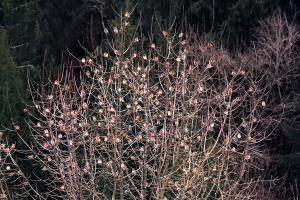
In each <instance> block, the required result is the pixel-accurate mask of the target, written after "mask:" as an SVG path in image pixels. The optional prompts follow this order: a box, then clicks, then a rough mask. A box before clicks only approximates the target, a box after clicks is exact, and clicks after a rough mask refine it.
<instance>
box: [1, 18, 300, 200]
mask: <svg viewBox="0 0 300 200" xmlns="http://www.w3.org/2000/svg"><path fill="white" fill-rule="evenodd" d="M128 18H129V13H126V16H125V18H124V19H125V21H126V20H128ZM272 20H275V21H276V23H274V22H273V21H272ZM278 20H279V21H278ZM261 24H262V28H261V29H260V30H259V31H258V34H259V35H258V41H257V42H256V43H255V44H254V45H253V47H252V48H250V49H249V51H248V52H247V53H246V54H242V53H237V54H236V55H235V56H234V57H233V56H232V55H231V54H230V53H229V52H227V51H226V50H225V49H224V48H223V47H222V46H217V45H215V44H214V43H213V42H211V41H210V42H209V43H207V42H206V39H205V37H200V36H198V35H196V34H194V33H189V34H183V33H173V32H172V31H170V30H161V31H162V33H161V36H160V37H162V38H164V40H166V44H167V46H164V47H163V48H159V47H158V46H155V44H154V43H152V41H153V40H152V38H153V37H152V35H150V37H149V43H145V40H144V39H145V38H144V37H143V36H138V33H137V32H136V33H135V36H133V37H132V36H128V35H127V34H126V33H127V32H126V29H125V27H123V28H124V29H123V30H120V27H119V28H118V29H116V30H115V33H114V34H115V37H116V38H117V40H118V43H114V42H112V41H111V40H107V42H108V45H109V46H110V47H111V49H110V50H106V52H105V50H102V49H101V50H99V49H98V50H97V52H91V53H90V52H87V55H88V56H86V57H85V58H83V59H82V60H81V62H82V65H83V66H84V68H83V69H84V70H83V73H82V75H81V79H80V84H76V82H75V80H74V79H72V78H70V76H69V75H68V74H67V75H65V74H64V79H58V80H56V81H54V82H49V83H48V85H49V86H50V87H49V88H51V90H48V93H47V94H46V93H45V94H43V93H40V92H38V91H34V89H31V92H32V95H33V99H34V101H33V102H34V105H32V107H30V106H29V105H28V108H27V109H28V110H29V113H30V114H32V117H34V118H36V120H37V121H38V122H37V123H33V122H29V123H28V124H29V126H30V129H31V136H32V143H31V144H27V146H28V150H26V151H25V150H23V153H25V154H27V156H28V159H31V160H34V162H36V163H37V164H39V165H40V166H41V170H43V171H45V173H46V172H47V173H48V174H49V177H48V178H47V179H39V181H41V182H43V183H45V184H46V185H47V188H48V189H49V191H48V192H47V193H44V194H41V193H39V192H38V191H37V190H36V189H35V188H34V187H32V186H31V185H30V184H29V181H28V177H26V176H25V175H24V174H23V173H22V172H21V170H22V169H21V167H20V166H18V164H17V162H15V161H14V160H13V159H12V156H11V155H12V154H13V152H14V151H18V150H16V149H15V147H12V146H10V147H8V146H7V145H3V146H2V148H1V152H2V155H3V158H2V162H1V174H2V175H3V176H4V177H5V178H3V179H2V181H3V183H5V182H6V181H12V180H20V185H19V186H18V187H19V190H22V191H23V193H22V194H21V196H22V198H25V197H26V196H31V198H33V199H47V198H48V197H51V198H53V199H59V198H64V199H74V200H75V199H76V200H77V199H172V198H175V199H213V198H217V199H265V198H270V197H272V198H273V197H274V198H275V197H276V195H275V196H274V195H273V193H272V191H273V190H275V189H277V188H276V186H274V184H273V183H274V181H276V178H275V177H271V176H269V174H268V173H267V166H268V165H269V163H270V162H271V158H270V156H269V153H268V151H267V150H266V149H265V146H264V141H265V140H267V139H268V138H270V135H272V132H273V130H274V129H275V128H276V126H277V125H278V124H279V123H280V121H282V120H283V118H284V116H285V114H286V113H287V112H289V111H292V108H293V106H292V103H291V101H289V100H288V98H289V97H288V96H286V95H283V94H282V93H279V96H280V98H279V99H278V98H277V95H276V93H275V92H274V90H273V89H274V86H277V87H278V90H279V91H282V88H280V87H284V86H285V84H286V83H285V82H284V81H288V80H298V79H297V78H298V76H299V72H297V71H295V70H296V69H295V62H296V60H297V58H298V57H297V56H296V54H295V53H294V52H295V49H294V44H295V42H296V41H297V38H298V37H299V32H298V29H297V28H296V26H293V25H290V24H288V23H287V21H286V18H282V17H279V16H278V15H276V16H275V17H273V18H270V19H267V20H266V21H264V22H261ZM272 25H274V26H272ZM265 29H267V30H265ZM276 30H277V31H276ZM280 31H282V32H280ZM106 33H107V31H106ZM271 34H274V35H271ZM128 37H129V40H130V41H132V42H130V44H129V45H128V46H125V45H124V44H126V43H125V41H126V40H128ZM131 37H132V38H131ZM138 43H141V45H140V47H138V45H136V44H138ZM146 45H148V46H149V48H147V49H145V48H144V49H143V47H145V46H146ZM133 49H135V50H136V52H135V51H133ZM138 49H139V50H138ZM99 52H100V53H101V56H100V58H99V57H97V55H96V54H99ZM62 80H64V81H62ZM49 91H50V92H49ZM295 98H296V101H298V97H297V96H295ZM277 100H278V101H277ZM33 110H34V111H35V112H36V111H37V113H38V115H36V114H34V113H35V112H34V111H33ZM6 131H8V130H6ZM11 131H15V132H16V133H17V131H18V127H16V126H15V130H11ZM9 159H11V161H9ZM8 166H10V167H9V168H8ZM1 188H2V193H3V196H5V193H6V191H5V185H2V187H1ZM269 189H270V190H269ZM10 195H13V194H10ZM272 195H273V196H272ZM19 196H20V194H19ZM6 198H8V194H7V197H6Z"/></svg>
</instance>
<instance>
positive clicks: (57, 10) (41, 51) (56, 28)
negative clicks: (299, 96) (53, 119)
mask: <svg viewBox="0 0 300 200" xmlns="http://www.w3.org/2000/svg"><path fill="white" fill-rule="evenodd" d="M136 3H138V4H137V6H136V9H135V10H134V12H133V13H132V14H131V17H130V20H131V21H133V22H138V21H139V20H141V21H140V22H141V25H142V27H143V33H142V34H144V35H148V33H149V30H150V28H151V20H152V17H153V20H154V23H156V20H157V22H158V23H160V24H161V25H162V27H163V28H165V29H166V28H169V27H171V25H172V24H173V23H174V22H175V23H174V28H175V29H177V30H180V29H181V30H185V29H186V28H189V30H192V31H195V32H200V34H201V33H213V34H214V35H215V36H216V38H218V42H220V43H222V44H224V45H225V46H226V47H227V48H228V49H230V50H231V51H235V50H239V51H243V49H245V48H247V46H249V45H250V44H251V41H253V40H255V38H253V37H252V35H251V34H252V32H251V30H252V29H253V28H255V27H256V26H257V25H258V22H257V21H258V20H260V19H263V18H265V17H267V16H270V15H271V14H272V13H273V12H274V11H275V10H277V9H281V10H282V11H283V12H285V13H287V16H288V17H290V20H291V21H292V20H295V21H297V22H298V24H299V22H300V21H299V19H300V15H295V14H296V13H297V12H298V11H299V8H300V2H299V1H293V0H165V1H161V0H152V1H146V0H138V1H137V0H128V1H121V0H72V1H71V0H63V1H61V0H51V1H39V0H2V1H1V2H0V124H2V125H3V126H4V127H10V126H13V124H12V122H13V121H18V122H22V123H21V124H23V127H22V135H23V136H24V138H25V139H27V140H29V139H30V138H29V137H28V134H27V133H28V129H27V128H26V127H27V125H26V122H27V121H28V120H29V118H28V117H27V116H26V115H25V114H24V112H23V106H22V105H23V102H28V101H30V99H31V98H30V95H29V92H28V90H27V88H28V82H27V78H28V75H29V76H30V77H32V79H33V80H34V81H36V82H37V84H42V83H43V82H46V79H48V77H49V76H50V77H51V76H52V75H53V74H55V72H57V71H58V70H61V69H62V68H63V67H66V66H69V65H71V64H72V65H76V60H75V59H73V57H72V56H70V55H69V52H71V53H72V54H73V55H74V56H76V57H79V58H81V57H83V56H85V51H84V50H83V49H82V47H81V46H80V44H82V45H83V46H84V47H85V48H86V49H87V50H89V51H92V50H93V49H96V47H97V46H101V45H102V43H101V40H102V39H103V38H104V27H107V28H108V29H109V31H110V32H112V31H113V26H114V24H116V22H115V21H114V20H115V19H117V17H116V16H115V15H116V14H115V12H114V10H117V11H121V10H122V11H123V13H125V11H129V10H130V9H131V8H132V7H134V5H136ZM113 9H114V10H113ZM294 16H295V18H293V17H294ZM174 20H175V21H174ZM128 27H130V24H129V25H128ZM132 28H134V27H132ZM154 28H156V29H157V30H156V32H159V31H160V30H159V29H158V28H157V26H155V27H154ZM154 32H155V31H154ZM79 42H80V44H79ZM68 51H69V52H68ZM299 67H300V66H299ZM295 87H298V85H297V84H295ZM295 106H297V107H299V109H298V110H299V113H293V115H295V116H297V115H299V114H300V105H295ZM276 135H277V137H276V138H273V139H272V140H270V142H269V144H268V145H269V147H270V150H271V153H272V155H273V156H274V160H275V161H276V162H274V165H273V166H271V167H270V169H272V170H276V171H274V174H277V175H278V176H279V177H285V178H286V179H287V181H286V187H290V186H292V187H291V188H292V191H290V193H289V194H291V195H292V193H291V192H296V180H300V170H299V169H300V159H299V158H300V131H299V125H298V124H297V122H295V123H294V124H289V125H282V126H281V127H278V128H277V132H276ZM26 136H27V137H26ZM5 137H6V136H5ZM6 138H7V140H11V141H14V140H16V136H15V135H9V136H7V137H6ZM17 144H19V145H21V142H18V143H17ZM19 147H20V146H19ZM24 166H28V173H29V174H30V173H31V171H34V172H35V173H40V172H39V170H38V169H35V168H34V166H31V165H30V163H27V162H24ZM284 175H286V176H284ZM298 185H299V184H298ZM298 188H299V186H298Z"/></svg>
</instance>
